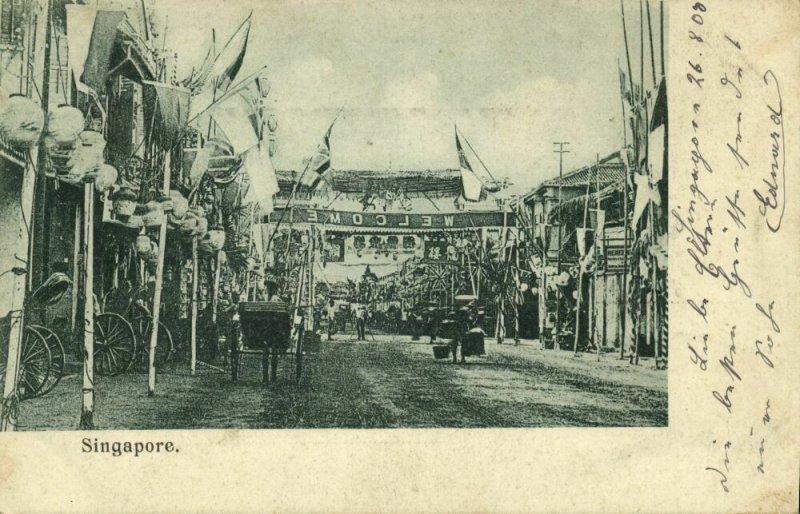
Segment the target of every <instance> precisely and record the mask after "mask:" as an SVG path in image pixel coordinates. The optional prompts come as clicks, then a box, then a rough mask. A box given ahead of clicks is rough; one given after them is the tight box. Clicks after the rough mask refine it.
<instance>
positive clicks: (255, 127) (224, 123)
mask: <svg viewBox="0 0 800 514" xmlns="http://www.w3.org/2000/svg"><path fill="white" fill-rule="evenodd" d="M259 84H260V81H259V80H258V79H257V78H253V79H250V80H248V81H247V83H244V84H241V85H240V86H238V87H237V88H236V89H237V91H236V92H232V93H230V94H228V95H226V96H225V97H223V98H221V99H218V100H217V102H216V103H214V104H213V105H212V106H211V107H210V108H209V109H208V110H207V111H206V112H205V113H204V114H203V115H202V116H201V117H200V125H201V126H205V125H207V122H208V119H209V118H211V119H213V120H214V123H216V126H217V129H219V130H220V131H222V134H223V135H224V138H225V139H226V140H227V141H228V142H229V143H230V144H231V146H233V148H234V150H235V151H236V153H239V154H241V153H244V152H246V151H248V150H250V149H251V148H253V147H254V146H256V145H257V144H259V142H260V140H261V132H262V127H263V121H262V116H261V114H262V113H261V89H260V85H259ZM218 136H219V134H218Z"/></svg>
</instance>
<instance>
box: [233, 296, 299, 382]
mask: <svg viewBox="0 0 800 514" xmlns="http://www.w3.org/2000/svg"><path fill="white" fill-rule="evenodd" d="M231 339H232V340H231V344H230V350H231V374H232V378H233V381H234V382H237V381H238V380H239V368H240V366H241V358H242V356H243V355H248V354H250V355H253V354H256V355H261V371H262V376H263V380H264V382H274V381H275V377H276V373H277V370H278V357H279V356H280V355H281V354H286V352H287V350H288V349H289V348H290V346H291V341H292V313H291V309H290V308H289V306H288V305H287V304H285V303H283V302H242V303H240V304H239V337H236V338H231ZM301 340H302V339H301ZM299 350H300V349H298V353H300V351H299ZM298 363H299V359H298Z"/></svg>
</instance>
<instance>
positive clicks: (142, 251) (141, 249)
mask: <svg viewBox="0 0 800 514" xmlns="http://www.w3.org/2000/svg"><path fill="white" fill-rule="evenodd" d="M150 243H151V241H150V238H149V237H147V236H138V237H137V238H136V244H135V248H136V253H138V254H139V255H146V254H147V253H148V252H149V251H150V247H151V246H150Z"/></svg>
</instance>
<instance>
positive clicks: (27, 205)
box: [0, 157, 36, 432]
mask: <svg viewBox="0 0 800 514" xmlns="http://www.w3.org/2000/svg"><path fill="white" fill-rule="evenodd" d="M33 159H34V157H31V161H30V163H29V164H28V165H27V166H25V175H24V177H23V179H22V190H21V191H20V208H21V209H22V216H20V222H19V230H18V233H17V243H16V246H15V248H14V255H16V256H17V259H18V260H19V259H20V256H26V255H27V254H28V244H29V238H30V233H29V231H28V224H27V221H26V220H30V219H32V218H31V213H32V212H33V192H34V186H35V183H36V169H35V166H34V162H33ZM20 269H21V270H22V271H23V272H22V273H14V282H13V285H12V286H11V291H10V293H11V295H10V297H11V298H10V299H11V310H10V311H9V315H8V317H9V320H10V322H11V323H10V330H9V334H8V362H7V363H6V373H5V381H4V383H3V403H2V405H0V431H4V432H5V431H14V430H16V427H17V411H18V406H19V397H18V395H17V384H18V382H19V362H20V356H21V353H22V337H23V330H22V327H23V323H24V313H25V309H24V305H25V290H26V285H27V277H26V272H27V266H24V267H21V268H20Z"/></svg>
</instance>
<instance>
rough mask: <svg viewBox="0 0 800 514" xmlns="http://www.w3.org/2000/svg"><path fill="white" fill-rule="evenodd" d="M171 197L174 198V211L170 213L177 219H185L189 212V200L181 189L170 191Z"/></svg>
mask: <svg viewBox="0 0 800 514" xmlns="http://www.w3.org/2000/svg"><path fill="white" fill-rule="evenodd" d="M169 197H170V199H171V200H172V212H171V213H170V215H171V216H172V217H173V218H174V219H176V220H180V219H183V218H184V217H185V216H186V213H187V212H189V200H187V199H186V198H185V197H184V196H183V195H182V194H181V192H180V191H175V190H172V191H170V192H169Z"/></svg>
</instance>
